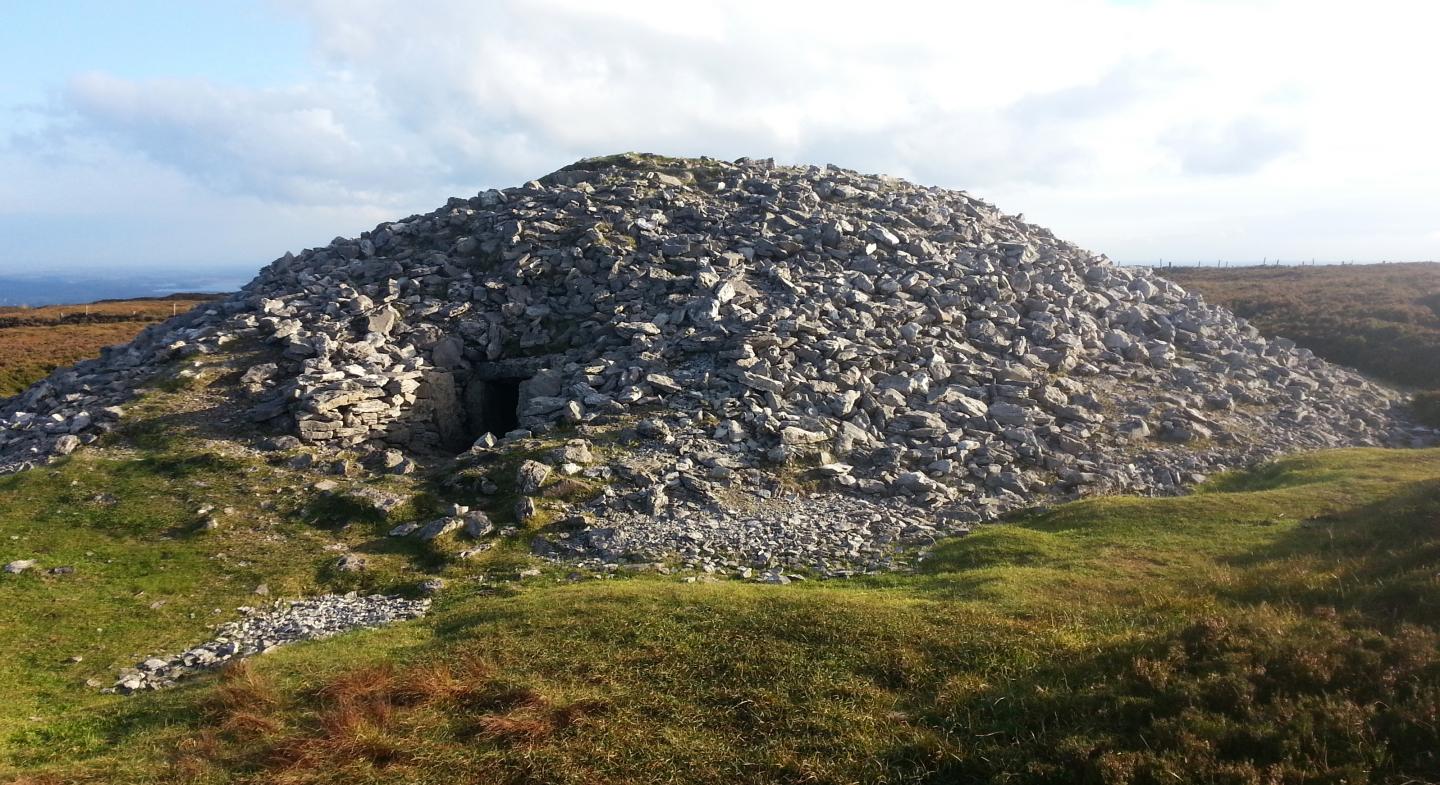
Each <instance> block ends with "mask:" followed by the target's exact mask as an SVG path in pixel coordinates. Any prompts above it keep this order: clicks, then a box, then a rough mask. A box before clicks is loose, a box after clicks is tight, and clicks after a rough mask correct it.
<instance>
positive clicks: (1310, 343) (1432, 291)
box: [1157, 262, 1440, 390]
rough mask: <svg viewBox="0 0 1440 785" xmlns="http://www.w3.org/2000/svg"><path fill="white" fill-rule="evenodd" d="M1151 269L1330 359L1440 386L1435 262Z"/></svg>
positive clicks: (1439, 294)
mask: <svg viewBox="0 0 1440 785" xmlns="http://www.w3.org/2000/svg"><path fill="white" fill-rule="evenodd" d="M1157 272H1159V273H1160V274H1162V275H1164V276H1166V277H1168V278H1171V279H1173V280H1175V281H1176V282H1178V283H1179V284H1180V285H1181V286H1184V287H1185V288H1187V289H1190V290H1193V291H1197V292H1199V293H1201V294H1203V295H1205V298H1206V299H1207V300H1209V301H1210V302H1214V303H1218V304H1220V305H1224V306H1226V307H1227V308H1229V309H1230V310H1232V311H1234V312H1235V313H1236V314H1238V315H1240V316H1243V317H1245V318H1246V319H1249V320H1250V321H1251V323H1253V324H1254V325H1255V326H1256V327H1258V328H1259V329H1260V330H1261V332H1264V333H1266V334H1267V335H1279V336H1283V337H1286V338H1289V339H1291V340H1293V341H1295V342H1296V343H1298V344H1300V345H1301V346H1305V347H1307V348H1309V349H1310V350H1312V351H1314V352H1315V353H1316V354H1318V355H1320V356H1321V357H1324V358H1325V359H1327V360H1329V361H1331V362H1336V363H1340V364H1341V365H1348V366H1350V367H1352V368H1358V369H1359V370H1361V371H1364V372H1365V373H1368V374H1371V375H1372V376H1375V377H1376V378H1379V379H1383V380H1385V381H1389V382H1391V383H1394V384H1400V385H1405V386H1410V387H1418V388H1421V389H1426V390H1429V389H1440V264H1437V263H1434V262H1419V263H1412V264H1370V265H1353V266H1317V267H1227V268H1218V269H1217V268H1214V267H1201V268H1196V267H1185V268H1181V267H1174V268H1164V269H1160V270H1158V271H1157Z"/></svg>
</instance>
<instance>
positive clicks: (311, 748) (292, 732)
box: [173, 657, 607, 783]
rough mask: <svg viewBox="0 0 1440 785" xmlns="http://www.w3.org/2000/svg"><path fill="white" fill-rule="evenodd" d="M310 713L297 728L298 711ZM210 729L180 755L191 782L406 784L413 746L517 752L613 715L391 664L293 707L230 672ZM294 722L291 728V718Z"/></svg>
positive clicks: (211, 707) (475, 666) (482, 664)
mask: <svg viewBox="0 0 1440 785" xmlns="http://www.w3.org/2000/svg"><path fill="white" fill-rule="evenodd" d="M300 706H303V707H306V708H308V711H306V712H304V713H303V714H302V715H301V716H300V718H299V721H298V722H297V721H296V720H295V719H294V714H293V713H294V712H295V710H296V709H297V707H300ZM206 708H207V711H208V717H207V719H208V720H209V722H208V725H209V727H208V728H207V729H206V730H204V731H203V732H201V733H197V734H194V735H192V736H191V737H189V738H188V739H186V741H185V742H184V743H183V744H182V745H180V748H179V749H177V750H176V754H175V756H174V759H173V767H174V768H173V771H174V774H175V775H176V777H177V778H179V779H181V780H182V781H187V780H188V781H205V780H206V778H207V777H213V776H216V775H218V774H219V773H228V775H229V776H232V777H233V776H234V772H236V771H254V772H256V777H255V780H254V781H258V782H266V783H310V782H329V781H335V780H337V779H340V778H342V777H341V776H340V775H341V773H347V776H348V774H356V775H358V774H363V773H365V772H371V773H373V772H376V771H382V770H383V771H385V772H387V775H394V776H397V777H399V776H400V774H401V773H402V772H403V771H405V770H407V769H409V768H411V767H413V766H416V765H419V763H420V762H419V761H417V760H416V759H415V753H414V751H413V749H412V748H410V747H408V746H407V741H406V740H412V741H413V739H414V738H416V737H417V736H421V737H424V738H427V739H429V740H430V741H431V742H435V743H444V741H445V740H447V739H448V740H449V742H450V744H452V745H453V746H454V747H456V748H457V749H463V748H468V747H469V746H470V745H473V744H474V743H476V742H484V743H488V744H494V745H500V746H505V747H516V746H525V745H533V744H539V743H542V742H545V741H547V740H550V739H552V738H554V737H555V736H556V735H557V734H560V733H562V732H564V731H565V730H567V729H569V728H572V727H575V726H578V725H579V724H581V723H583V722H584V721H585V720H586V719H587V718H590V717H593V716H596V715H598V714H601V713H603V712H604V711H605V710H606V708H607V706H606V704H605V703H604V702H602V701H597V700H593V699H590V700H578V701H572V702H569V703H556V702H555V701H553V700H552V699H550V698H548V697H547V696H545V695H542V694H541V693H539V692H537V691H535V690H533V689H529V688H525V687H517V686H514V685H511V684H506V683H504V682H503V681H501V680H499V679H498V678H497V676H496V673H495V669H494V668H493V667H492V666H491V665H490V664H489V663H488V662H487V661H485V660H483V659H480V658H476V657H470V658H461V659H460V661H459V662H455V663H439V662H433V663H421V664H411V665H407V666H405V667H397V666H396V665H394V664H390V663H384V664H378V665H370V666H365V667H360V668H355V669H351V670H347V671H344V672H341V673H339V674H336V675H333V676H331V677H330V678H328V679H326V680H325V681H324V683H323V684H322V685H320V686H319V687H317V688H314V689H312V690H310V691H308V692H307V693H305V694H302V695H298V696H295V698H294V700H292V701H290V702H289V703H287V702H285V701H281V700H280V699H279V698H278V697H277V693H276V691H275V688H274V686H273V685H272V684H271V683H270V682H269V681H267V680H266V679H264V678H262V677H260V676H258V675H257V674H256V672H255V671H254V670H253V669H252V668H250V667H249V666H248V665H247V664H246V663H240V664H238V665H236V666H232V667H231V668H229V669H227V670H226V672H225V673H224V675H223V676H222V683H221V685H220V686H219V687H218V688H217V689H216V691H215V695H214V696H213V697H212V698H211V700H210V701H209V702H208V703H207V707H206ZM287 714H289V715H290V717H291V719H290V722H289V723H288V724H287V722H286V720H285V718H286V715H287Z"/></svg>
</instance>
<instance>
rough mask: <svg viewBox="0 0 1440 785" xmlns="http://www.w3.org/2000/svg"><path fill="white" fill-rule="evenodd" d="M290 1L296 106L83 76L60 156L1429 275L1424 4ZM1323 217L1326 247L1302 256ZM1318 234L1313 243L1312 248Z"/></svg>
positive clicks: (1427, 13) (1431, 108) (299, 180)
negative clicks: (656, 157) (789, 173)
mask: <svg viewBox="0 0 1440 785" xmlns="http://www.w3.org/2000/svg"><path fill="white" fill-rule="evenodd" d="M299 7H300V8H302V10H301V12H300V13H302V14H303V15H304V17H305V18H306V19H307V21H308V22H309V24H310V26H311V28H312V30H313V47H314V51H313V53H312V56H313V58H314V62H315V63H316V67H315V69H314V71H313V73H312V74H311V75H310V77H309V78H308V79H306V80H305V81H304V82H303V83H297V84H294V85H291V86H288V87H284V88H278V89H255V88H250V87H246V86H239V85H222V84H215V83H210V82H204V81H198V80H186V79H182V78H177V79H170V80H150V81H135V80H127V79H121V78H119V77H116V76H113V75H108V74H104V73H91V74H82V75H77V76H75V77H74V78H72V79H71V80H70V81H69V83H68V84H67V85H66V86H65V87H64V88H63V90H62V91H61V92H60V94H59V101H58V108H57V109H56V111H55V112H54V117H53V119H54V123H55V125H54V126H53V127H52V128H51V130H50V135H51V138H52V139H58V140H62V141H60V142H56V143H55V144H59V145H63V146H64V148H65V149H73V148H75V147H77V146H83V145H84V144H94V143H103V144H104V145H108V146H109V147H110V148H111V149H112V150H113V151H114V154H115V155H122V156H123V155H132V156H142V157H143V158H144V159H146V160H147V161H149V162H150V164H151V165H153V166H156V167H159V168H160V169H162V170H166V171H170V172H175V173H179V174H180V175H181V176H182V177H183V178H184V180H186V181H188V182H190V183H194V184H197V185H198V186H201V187H202V188H203V189H204V190H208V191H211V192H214V193H216V194H220V195H224V196H225V197H226V198H228V199H232V200H237V199H239V200H252V201H255V202H258V203H270V204H273V205H276V206H287V205H305V206H307V207H306V209H307V210H310V211H312V212H313V214H314V215H315V216H317V217H318V216H320V215H322V214H324V215H330V214H333V213H334V211H338V210H340V209H342V208H354V209H355V210H356V212H357V213H363V214H365V215H372V214H378V213H381V212H383V211H386V210H389V211H394V212H406V211H409V210H419V209H427V208H429V207H430V206H433V205H434V204H438V203H440V202H441V201H442V200H443V197H444V196H445V195H448V194H452V193H466V192H473V191H474V190H476V189H478V188H481V187H486V186H490V185H506V184H511V183H515V182H519V181H521V180H524V179H528V178H531V177H535V176H538V175H540V174H543V173H545V172H547V171H550V170H552V169H554V168H556V167H558V166H560V165H563V164H564V163H568V162H569V161H571V160H574V159H576V158H579V157H582V156H587V155H597V154H604V153H610V152H617V151H622V150H651V151H655V152H664V153H671V154H691V155H699V154H706V155H715V156H721V157H736V156H740V155H757V156H770V155H773V156H775V157H777V158H780V159H782V160H788V161H797V162H834V163H839V164H842V165H846V166H852V167H855V168H859V169H862V170H867V171H886V172H891V173H895V174H901V175H905V176H909V177H912V178H914V179H916V180H919V181H922V182H926V183H935V184H942V185H949V186H954V187H963V188H968V189H970V190H971V191H972V192H975V193H978V194H979V195H981V196H985V197H987V198H993V199H994V200H996V201H998V202H999V203H1000V204H1001V206H1002V207H1004V208H1007V209H1011V210H1024V211H1025V212H1026V214H1027V215H1028V216H1029V217H1030V218H1031V219H1032V220H1038V221H1040V222H1042V223H1047V224H1049V225H1052V226H1053V227H1054V228H1055V229H1056V230H1057V231H1058V232H1059V233H1060V234H1061V235H1062V236H1067V237H1070V238H1071V239H1075V240H1077V241H1079V242H1082V243H1085V244H1088V245H1091V246H1092V247H1097V248H1099V249H1102V250H1106V251H1108V252H1110V253H1111V255H1112V256H1115V257H1118V258H1134V259H1141V258H1148V257H1151V256H1159V255H1164V254H1165V253H1167V252H1168V253H1172V254H1173V253H1192V252H1193V253H1195V254H1196V255H1205V256H1210V255H1216V254H1222V253H1223V254H1238V255H1244V254H1246V253H1254V254H1257V255H1259V254H1265V253H1266V251H1265V248H1264V246H1270V245H1277V246H1282V245H1283V246H1284V247H1285V248H1286V249H1290V250H1286V251H1277V253H1278V252H1283V253H1290V252H1291V251H1292V250H1293V251H1294V252H1295V255H1306V256H1309V255H1321V256H1323V255H1326V254H1327V253H1329V252H1330V250H1331V249H1334V250H1335V252H1336V253H1338V254H1341V255H1347V256H1349V255H1357V254H1356V251H1363V249H1364V247H1365V246H1366V244H1367V243H1368V246H1369V247H1370V248H1372V249H1373V251H1372V253H1370V254H1368V255H1372V256H1377V257H1378V256H1387V255H1388V256H1392V257H1393V256H1402V255H1410V256H1422V255H1431V256H1436V255H1440V253H1437V249H1436V247H1435V243H1434V241H1433V237H1432V235H1431V234H1430V225H1431V224H1429V223H1428V222H1426V223H1423V224H1422V223H1420V222H1422V221H1425V219H1423V218H1422V217H1419V216H1416V217H1414V218H1413V221H1415V223H1411V221H1412V219H1411V217H1410V211H1406V210H1400V211H1399V213H1398V214H1400V215H1401V219H1399V222H1398V223H1397V219H1396V215H1397V211H1396V206H1397V205H1400V204H1402V200H1405V201H1404V202H1403V203H1404V204H1409V203H1413V201H1414V200H1416V199H1419V200H1422V201H1426V200H1428V202H1429V203H1430V204H1432V205H1433V204H1435V203H1437V201H1440V156H1437V154H1436V153H1435V152H1433V150H1434V146H1433V144H1432V143H1431V141H1430V140H1429V139H1428V136H1429V134H1430V133H1433V128H1434V127H1435V124H1436V121H1437V120H1440V108H1437V107H1436V106H1435V105H1434V104H1433V102H1429V101H1426V100H1424V98H1423V96H1425V95H1426V94H1427V91H1428V89H1429V87H1430V86H1429V84H1428V83H1429V81H1430V80H1431V71H1432V70H1433V69H1432V64H1431V63H1430V62H1428V60H1429V56H1428V55H1427V54H1426V52H1428V51H1429V43H1428V41H1427V36H1428V35H1429V33H1428V31H1429V30H1433V29H1434V24H1435V22H1437V21H1440V11H1435V10H1431V9H1430V7H1429V6H1426V5H1424V4H1415V3H1405V2H1398V1H1394V2H1388V1H1386V0H1379V1H1378V2H1374V3H1370V4H1367V5H1366V6H1365V7H1364V9H1363V12H1362V10H1361V9H1360V8H1359V6H1356V5H1353V4H1342V3H1337V2H1328V1H1326V0H1309V1H1305V0H1264V1H1263V2H1239V1H1238V0H1219V1H1217V2H1182V1H1181V0H1156V1H1155V2H1151V3H1142V4H1115V3H1110V2H1104V0H1030V1H1028V2H1014V3H952V4H939V3H933V2H919V1H918V0H893V1H892V2H889V3H885V4H876V3H872V2H858V1H857V0H843V1H840V2H825V3H820V2H814V3H811V2H773V0H772V1H769V2H758V1H756V0H709V1H708V2H695V3H683V4H677V3H668V2H667V3H661V2H655V1H654V0H645V1H643V2H638V1H637V2H615V3H594V2H590V1H589V0H491V1H490V2H480V3H477V2H470V1H465V0H432V2H427V3H424V4H414V3H407V2H403V1H402V0H309V2H306V3H303V4H301V5H300V6H299ZM180 76H183V75H180ZM3 193H4V192H3V188H0V200H3ZM1349 205H1354V206H1356V207H1358V208H1360V209H1365V210H1370V211H1372V212H1370V213H1365V214H1361V213H1357V212H1356V211H1355V210H1353V209H1350V207H1348V206H1349ZM1101 206H1103V210H1102V208H1101ZM1307 216H1308V218H1307ZM1317 216H1319V217H1323V220H1324V221H1327V222H1330V225H1329V226H1326V227H1318V226H1317V227H1313V228H1314V229H1315V230H1316V231H1313V232H1307V228H1306V227H1307V226H1309V224H1307V221H1310V220H1322V218H1317ZM1336 216H1341V220H1342V222H1345V223H1346V224H1347V232H1346V233H1344V235H1343V236H1342V237H1336V236H1334V233H1333V231H1332V230H1333V228H1334V221H1335V220H1336ZM1346 219H1348V221H1346ZM1267 226H1268V227H1272V228H1269V229H1267ZM331 233H332V234H333V232H331ZM1282 233H1283V234H1282ZM323 234H325V232H324V231H320V230H319V229H318V227H317V235H323ZM326 239H328V238H326ZM1321 239H1324V240H1325V241H1327V242H1331V243H1333V245H1332V246H1330V248H1318V247H1312V246H1313V245H1315V244H1316V243H1318V242H1320V241H1321ZM321 241H323V239H321V238H319V237H318V236H317V242H321ZM1307 244H1308V245H1307ZM1176 246H1180V247H1176ZM1342 246H1343V247H1342ZM1246 249H1253V251H1249V250H1246ZM272 250H275V251H278V250H280V249H272ZM1268 255H1272V256H1273V255H1274V254H1273V253H1272V254H1268ZM1358 255H1360V256H1365V255H1367V254H1365V253H1360V254H1358Z"/></svg>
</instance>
